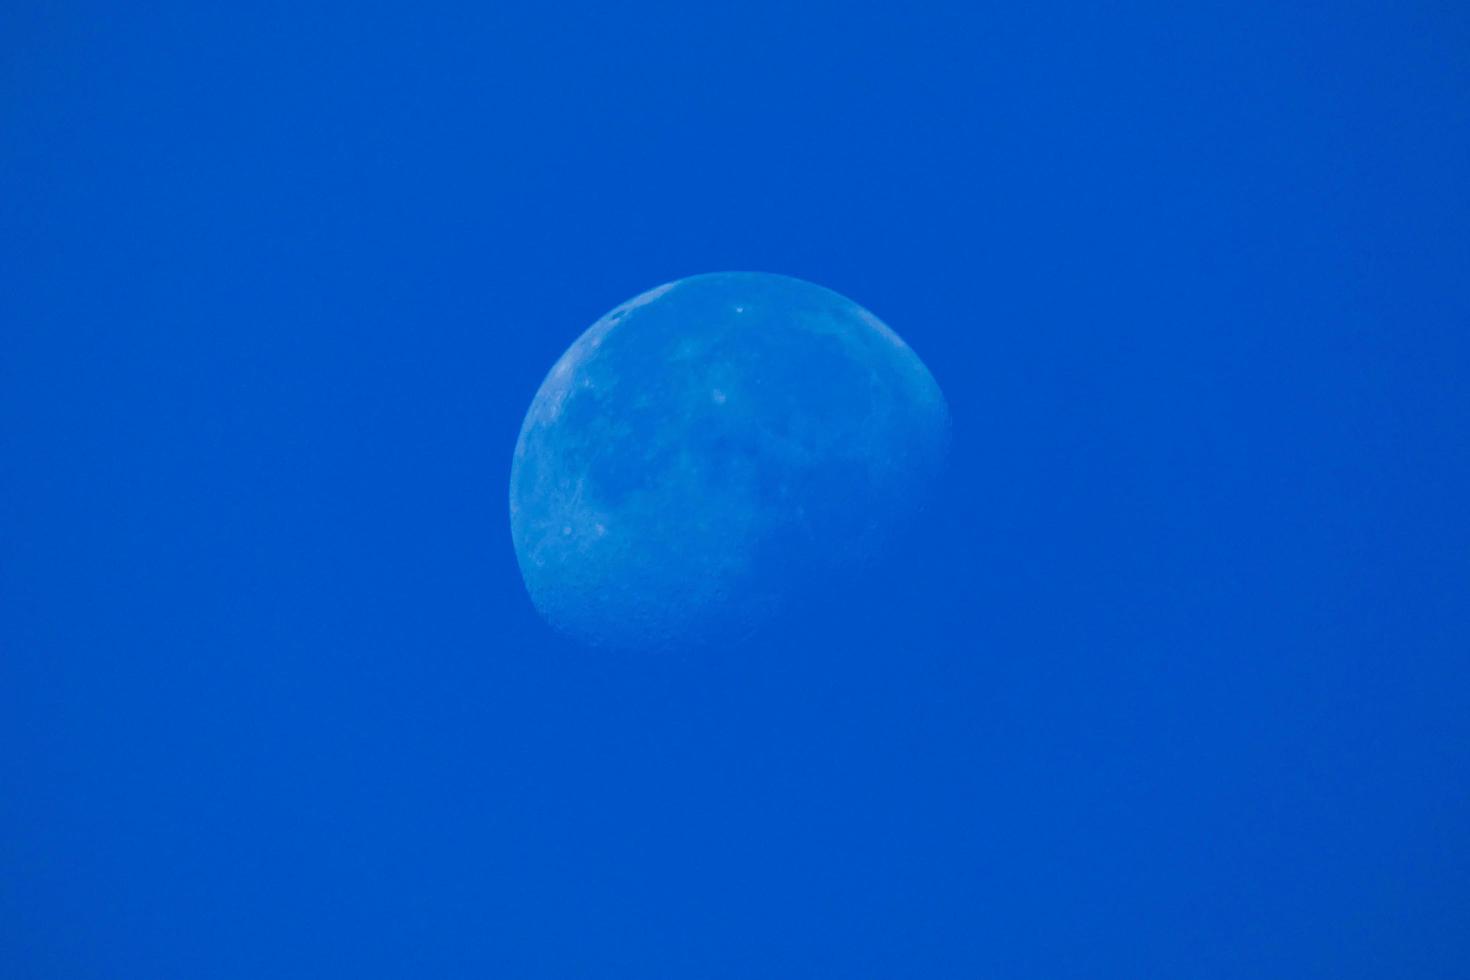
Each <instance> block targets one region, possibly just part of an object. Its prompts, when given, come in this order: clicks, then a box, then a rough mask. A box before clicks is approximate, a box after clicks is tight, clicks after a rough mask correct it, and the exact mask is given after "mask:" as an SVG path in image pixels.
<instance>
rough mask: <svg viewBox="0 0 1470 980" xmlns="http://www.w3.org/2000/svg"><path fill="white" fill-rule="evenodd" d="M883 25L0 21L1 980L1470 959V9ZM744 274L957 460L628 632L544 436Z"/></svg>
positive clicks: (1315, 7) (534, 14)
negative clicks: (839, 591)
mask: <svg viewBox="0 0 1470 980" xmlns="http://www.w3.org/2000/svg"><path fill="white" fill-rule="evenodd" d="M882 6H883V7H884V8H886V9H868V8H867V7H866V6H865V5H857V4H843V5H833V6H831V7H821V6H818V5H812V4H796V5H784V4H783V5H771V6H769V7H760V8H757V7H751V6H749V5H746V4H739V5H729V6H710V5H705V4H699V3H686V4H682V5H677V6H668V7H660V8H655V7H652V6H637V7H635V6H623V5H617V4H609V5H604V6H602V7H599V8H585V9H577V8H570V7H561V8H547V7H541V6H538V5H529V4H528V5H525V6H523V7H520V8H516V7H512V6H509V5H505V4H498V3H483V4H461V5H434V6H431V7H429V8H422V7H419V6H417V5H408V4H403V5H399V6H397V7H382V6H372V5H361V4H351V5H348V4H344V5H341V6H340V7H328V6H320V5H314V4H308V5H305V6H303V5H301V4H296V3H289V4H288V3H266V4H244V5H198V4H157V5H155V4H147V5H136V6H135V5H131V4H106V5H104V4H97V5H84V4H52V3H47V4H42V3H34V2H17V3H11V4H7V5H6V6H5V8H4V11H3V13H0V976H3V977H6V978H12V977H13V978H18V980H34V978H93V977H97V978H102V977H148V978H174V977H178V978H199V977H210V978H233V977H240V978H261V977H327V976H351V977H467V976H497V977H644V978H647V977H785V976H790V977H818V976H821V977H828V976H830V977H916V978H934V977H1007V978H1016V977H1036V978H1057V977H1120V978H1121V977H1128V978H1137V977H1171V978H1172V977H1291V978H1302V977H1323V978H1335V980H1340V978H1354V977H1363V978H1378V977H1414V978H1420V977H1423V978H1430V977H1436V978H1437V977H1443V978H1450V977H1463V976H1465V975H1466V970H1467V964H1470V519H1467V516H1466V502H1467V500H1470V449H1467V437H1470V391H1467V385H1470V16H1467V14H1466V11H1465V9H1464V8H1463V7H1462V6H1461V5H1459V4H1455V3H1439V4H1428V3H1402V4H1360V3H1334V4H1300V3H1296V4H1277V3H1272V4H1245V5H1242V4H1238V3H1229V4H1208V5H1206V4H1183V5H1180V4H1156V5H1137V4H1122V5H1105V6H1103V7H1099V6H1097V5H1090V4H1089V5H1083V4H1078V5H1075V6H1057V5H1033V4H1020V3H1014V4H1004V5H985V6H976V5H972V4H958V3H957V4H953V5H950V6H947V7H932V6H921V7H920V8H918V9H911V8H909V6H908V5H904V4H887V5H882ZM237 7H239V8H248V11H246V10H239V9H235V8H237ZM206 8H209V9H206ZM1181 8H1183V9H1181ZM719 269H762V270H770V271H778V272H784V273H788V274H791V275H796V276H800V277H803V278H807V279H811V280H813V281H816V282H819V283H822V284H824V285H826V286H829V287H831V288H833V289H836V290H839V291H841V292H843V293H845V294H847V295H849V296H851V297H853V298H854V299H856V300H857V301H859V302H861V303H863V304H864V305H866V306H868V307H869V308H871V309H872V310H874V311H875V312H876V313H878V315H880V316H881V317H883V318H884V319H885V320H887V321H888V322H889V323H890V324H892V325H893V326H894V328H895V329H897V330H898V331H899V332H900V333H901V334H902V335H903V336H904V337H905V338H906V339H907V340H908V341H909V342H910V344H912V345H913V346H914V347H915V349H916V350H917V351H918V352H919V353H920V354H921V356H923V358H924V359H925V360H926V362H927V363H928V365H929V366H930V368H931V370H932V371H933V373H934V374H935V375H936V377H937V378H938V379H939V381H940V383H941V385H943V387H944V389H945V391H946V393H947V395H948V398H949V400H950V404H951V407H952V410H953V413H954V419H955V432H956V444H955V466H954V469H953V472H952V474H951V480H950V483H949V485H948V487H947V495H946V499H945V500H944V501H943V502H942V505H941V506H939V507H937V508H936V510H935V512H934V514H933V516H932V518H931V520H930V522H929V524H928V526H927V528H926V530H925V531H924V532H923V533H920V534H917V535H915V538H914V540H912V541H910V542H908V546H909V551H908V553H906V554H905V555H901V556H898V557H896V558H895V559H894V562H893V563H892V564H891V565H890V566H888V567H887V569H886V570H885V576H884V579H883V581H880V582H876V583H875V584H874V586H873V590H872V592H871V593H868V594H861V595H853V596H848V597H845V598H843V599H841V600H838V601H835V602H833V603H832V604H831V605H830V606H829V607H824V608H820V609H813V610H811V615H810V616H809V617H807V618H806V619H805V620H804V621H802V622H801V623H799V624H796V625H794V626H791V627H790V628H788V629H787V630H786V631H785V632H784V633H783V634H782V635H780V636H779V637H777V638H775V639H773V640H772V641H771V642H769V643H767V644H764V645H762V646H761V647H760V648H759V649H748V650H746V651H744V652H743V653H742V654H741V655H740V656H731V657H726V658H708V659H698V658H696V659H683V660H680V659H677V658H676V659H671V660H649V659H647V658H644V659H639V658H607V657H596V656H588V655H586V654H585V653H584V652H582V651H579V650H577V649H575V648H571V647H568V646H565V645H562V644H560V643H559V642H558V641H556V640H555V639H554V638H553V637H552V636H550V635H549V634H548V631H547V630H546V629H545V628H544V626H543V625H542V624H541V623H540V622H539V621H538V620H537V619H536V617H535V614H534V612H533V611H532V610H531V608H530V605H529V603H528V601H527V599H526V597H525V595H524V593H523V590H522V587H521V583H520V579H519V576H518V573H517V570H516V566H515V562H514V559H513V555H512V551H511V547H510V541H509V533H508V528H507V519H506V482H507V476H508V472H509V465H510V459H511V450H512V447H513V444H514V439H515V435H516V432H517V429H518V427H519V424H520V421H521V417H522V414H523V412H524V411H525V409H526V407H527V405H528V404H529V401H530V399H531V396H532V394H533V393H534V392H535V390H536V387H537V385H538V384H539V382H540V380H541V378H542V376H543V374H544V372H545V371H546V370H547V369H548V368H549V366H550V364H551V363H552V361H553V360H554V358H555V357H556V356H557V355H558V354H559V353H560V352H561V351H562V350H563V349H564V348H565V346H566V345H567V344H568V343H569V342H570V341H571V340H572V338H573V337H574V336H575V335H576V334H577V333H578V332H579V331H581V330H582V329H583V328H584V327H586V326H587V325H588V324H590V323H591V322H592V321H593V320H594V319H595V318H596V317H597V316H599V315H600V314H602V313H603V312H605V311H606V310H607V309H609V308H610V307H612V306H613V305H615V304H616V303H618V302H620V301H622V300H624V299H626V298H628V297H630V296H632V295H634V294H636V293H638V292H639V291H641V290H644V289H646V288H648V287H650V286H653V285H656V284H658V283H660V282H664V281H667V280H670V279H673V278H677V277H680V276H684V275H688V274H691V273H696V272H704V271H710V270H719Z"/></svg>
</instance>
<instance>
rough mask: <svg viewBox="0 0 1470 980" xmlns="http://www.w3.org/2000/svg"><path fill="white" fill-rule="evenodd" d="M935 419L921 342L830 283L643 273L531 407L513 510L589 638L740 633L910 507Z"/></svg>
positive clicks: (562, 617)
mask: <svg viewBox="0 0 1470 980" xmlns="http://www.w3.org/2000/svg"><path fill="white" fill-rule="evenodd" d="M948 419H949V416H948V411H947V409H946V407H945V403H944V397H943V395H942V394H941V393H940V390H939V386H938V385H937V384H936V383H935V381H934V379H933V377H931V376H930V374H929V371H928V370H927V369H926V368H925V367H924V364H923V362H921V361H920V360H919V358H918V357H917V356H916V355H915V354H914V352H913V351H912V350H910V349H909V347H908V346H907V345H906V344H905V343H904V342H903V341H902V340H900V339H899V337H898V335H897V334H895V333H894V332H893V331H892V330H890V329H889V328H888V327H887V326H885V325H884V324H883V323H882V322H881V321H879V320H878V319H877V318H876V317H875V316H873V315H872V314H871V313H869V312H868V311H866V310H864V309H863V308H862V307H860V306H858V305H857V304H856V303H853V302H852V301H851V300H849V299H847V298H845V297H843V296H840V295H838V294H837V293H834V292H832V291H831V290H828V289H824V288H822V287H820V286H816V285H813V284H811V283H807V282H803V281H801V280H798V279H791V278H787V277H785V276H777V275H769V274H764V273H716V274H711V275H702V276H693V277H691V278H688V279H681V280H679V281H678V282H673V283H669V284H667V285H664V286H659V287H658V288H656V289H651V290H649V291H648V292H646V293H644V294H643V295H641V296H638V297H637V298H635V299H632V300H629V301H628V302H626V303H624V304H623V305H621V306H619V307H617V308H616V309H614V310H613V311H612V312H610V313H608V314H607V315H606V316H604V317H603V318H602V319H600V320H598V321H597V322H596V323H594V324H593V325H592V326H591V327H590V328H589V329H588V330H587V331H586V332H585V333H583V334H582V336H581V337H580V338H578V340H577V341H576V342H575V343H574V344H572V346H571V348H570V349H568V350H567V352H566V353H565V354H563V355H562V357H561V359H560V360H558V361H557V362H556V365H555V366H554V367H553V368H552V369H551V373H550V374H549V375H548V376H547V377H546V380H545V382H543V383H542V385H541V388H540V390H539V391H538V392H537V393H536V397H535V399H534V401H533V402H532V403H531V408H530V410H529V412H528V413H527V415H526V419H525V423H524V425H523V426H522V428H521V433H520V439H519V440H518V442H517V443H516V449H515V460H514V463H513V464H512V468H511V481H510V518H511V533H512V538H513V540H514V543H515V550H516V558H517V560H518V561H519V563H520V568H521V573H522V575H523V577H524V578H525V582H526V587H527V590H528V591H529V592H530V595H531V600H532V602H533V603H534V604H535V606H536V608H537V609H538V610H539V611H540V612H541V614H542V616H544V617H545V619H546V620H547V621H548V622H549V623H550V624H551V625H552V626H554V627H555V628H556V629H558V630H560V631H562V632H563V633H566V634H568V635H570V636H572V637H575V638H577V639H579V640H581V641H584V642H586V643H589V644H593V645H597V646H607V647H613V648H623V649H658V648H669V647H687V646H700V645H708V644H715V643H720V642H725V641H728V640H731V639H733V638H737V637H742V636H747V635H749V634H751V633H752V632H754V631H756V630H758V629H759V627H760V626H761V625H763V624H764V623H766V622H767V621H768V620H770V619H771V617H773V616H775V615H777V614H778V613H780V612H782V611H783V610H786V609H789V608H790V607H791V606H792V604H793V603H796V602H799V601H800V598H801V597H802V595H803V594H805V593H807V592H808V591H809V590H811V589H812V588H814V587H818V586H820V585H822V584H823V583H826V582H835V581H838V580H840V578H841V577H842V576H843V575H846V574H850V573H852V572H853V571H854V570H855V569H858V568H860V567H861V566H862V565H863V563H864V562H867V561H869V560H870V559H871V558H872V557H873V556H874V555H875V554H876V553H877V552H878V550H879V549H880V548H881V547H882V545H883V544H884V542H885V540H886V538H887V537H889V536H890V535H891V534H893V533H894V531H895V529H897V528H900V527H902V526H903V525H904V523H905V520H906V519H907V518H908V517H910V516H912V514H913V513H914V511H915V510H916V509H918V508H919V507H920V506H921V505H922V502H923V500H924V498H925V496H926V494H927V492H928V491H929V489H930V488H931V487H932V485H933V483H934V481H935V480H936V478H937V476H938V474H939V472H940V470H941V468H942V463H943V457H944V454H945V451H946V447H947V442H948V429H949V421H948Z"/></svg>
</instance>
